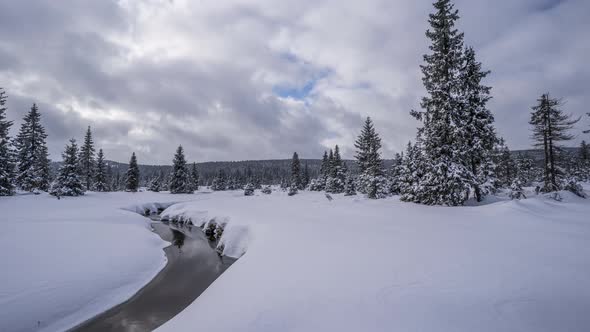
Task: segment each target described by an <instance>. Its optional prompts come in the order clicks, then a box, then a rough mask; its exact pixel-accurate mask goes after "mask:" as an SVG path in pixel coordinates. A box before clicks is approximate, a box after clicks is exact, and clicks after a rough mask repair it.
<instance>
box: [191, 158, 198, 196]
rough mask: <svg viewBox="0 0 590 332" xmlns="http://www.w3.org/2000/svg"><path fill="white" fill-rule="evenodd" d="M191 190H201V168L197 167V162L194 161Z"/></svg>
mask: <svg viewBox="0 0 590 332" xmlns="http://www.w3.org/2000/svg"><path fill="white" fill-rule="evenodd" d="M190 180H191V186H192V187H191V190H192V191H196V190H199V170H198V169H197V163H193V166H192V167H191V176H190Z"/></svg>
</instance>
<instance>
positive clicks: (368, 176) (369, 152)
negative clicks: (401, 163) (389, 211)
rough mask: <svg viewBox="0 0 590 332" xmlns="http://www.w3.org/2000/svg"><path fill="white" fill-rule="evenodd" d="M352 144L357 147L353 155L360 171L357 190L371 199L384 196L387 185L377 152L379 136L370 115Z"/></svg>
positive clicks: (379, 145)
mask: <svg viewBox="0 0 590 332" xmlns="http://www.w3.org/2000/svg"><path fill="white" fill-rule="evenodd" d="M354 146H355V147H356V149H357V152H356V156H355V157H356V160H357V165H358V168H359V173H360V175H359V190H360V191H361V192H362V193H364V194H366V195H367V197H369V198H372V199H376V198H383V197H385V196H386V195H387V192H388V187H389V186H388V183H387V179H386V178H385V176H383V161H382V160H381V153H380V152H379V150H380V149H381V138H380V137H379V135H378V134H377V132H376V131H375V127H374V126H373V121H372V120H371V118H370V117H367V119H366V120H365V123H364V125H363V129H362V130H361V133H360V135H359V137H358V138H357V140H356V142H355V143H354Z"/></svg>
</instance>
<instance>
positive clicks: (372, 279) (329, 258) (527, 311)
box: [158, 192, 590, 332]
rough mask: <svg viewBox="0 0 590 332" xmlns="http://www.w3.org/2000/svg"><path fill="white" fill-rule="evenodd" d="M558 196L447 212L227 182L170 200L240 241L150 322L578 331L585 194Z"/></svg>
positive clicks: (587, 269)
mask: <svg viewBox="0 0 590 332" xmlns="http://www.w3.org/2000/svg"><path fill="white" fill-rule="evenodd" d="M562 197H563V201H562V202H556V201H553V200H551V199H547V198H545V197H544V196H535V197H534V198H531V199H527V200H522V201H506V200H499V201H497V202H494V203H491V204H487V205H483V206H474V207H460V208H451V207H428V206H420V205H415V204H410V203H402V202H399V201H398V200H397V199H396V198H390V199H385V200H379V201H369V200H365V199H363V198H361V197H343V196H340V195H334V200H333V201H332V202H329V201H328V200H327V199H326V198H325V197H324V195H323V194H321V193H303V194H299V195H296V196H293V197H287V195H286V194H285V193H280V192H279V193H273V194H272V195H259V194H258V193H257V196H254V197H244V196H243V195H236V194H235V193H231V192H229V193H227V192H226V193H214V194H212V195H210V198H209V199H208V200H207V201H196V202H190V203H184V204H178V205H174V206H172V207H170V208H169V209H167V210H166V211H165V213H167V214H168V215H169V216H170V217H174V215H175V214H177V215H178V216H183V217H184V218H188V219H191V220H192V221H193V222H195V224H199V223H201V222H208V221H210V220H212V219H213V220H216V219H221V218H222V219H223V220H225V221H227V226H226V229H227V231H226V232H224V234H223V237H222V240H224V243H225V246H226V248H227V247H228V246H230V247H237V248H239V250H238V252H241V251H243V250H245V249H247V251H246V253H245V254H244V255H243V256H242V258H240V260H238V261H237V262H236V263H235V264H234V265H232V266H231V267H230V268H229V269H228V271H226V272H225V273H224V274H223V275H222V276H221V277H220V278H219V279H217V280H216V281H215V282H214V283H213V284H212V285H211V286H210V287H209V288H208V289H207V291H205V293H203V294H202V295H201V296H200V297H199V298H198V299H197V300H195V301H194V302H193V303H192V304H191V305H190V306H189V307H188V308H187V309H185V310H184V311H183V312H181V313H180V314H179V315H177V316H176V317H175V318H173V319H172V320H171V321H169V322H168V323H166V324H165V325H163V326H162V327H160V328H159V329H158V330H159V331H189V330H193V329H194V327H195V326H198V327H199V329H203V330H211V331H289V330H291V331H392V330H394V331H469V332H471V331H494V332H496V331H551V332H553V331H580V332H581V331H588V330H590V316H588V315H587V311H588V308H590V278H588V276H589V275H590V245H589V244H590V219H589V218H588V215H589V214H590V200H584V199H580V198H578V197H576V196H574V195H569V194H568V193H562ZM232 227H235V228H236V229H241V230H246V231H243V232H244V233H245V234H247V235H245V236H244V235H243V234H240V232H241V231H236V234H232V235H230V232H229V229H231V228H232ZM234 241H235V242H234ZM225 250H227V249H225ZM232 250H233V249H232Z"/></svg>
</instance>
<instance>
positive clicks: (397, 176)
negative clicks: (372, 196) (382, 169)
mask: <svg viewBox="0 0 590 332" xmlns="http://www.w3.org/2000/svg"><path fill="white" fill-rule="evenodd" d="M403 160H404V158H403V154H399V153H396V154H395V157H394V158H393V162H392V165H391V170H390V171H389V192H390V193H391V194H393V195H398V194H400V190H401V176H402V162H403Z"/></svg>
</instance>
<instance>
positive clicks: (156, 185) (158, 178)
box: [148, 170, 164, 193]
mask: <svg viewBox="0 0 590 332" xmlns="http://www.w3.org/2000/svg"><path fill="white" fill-rule="evenodd" d="M163 177H164V175H163V173H162V170H160V171H158V173H157V174H156V175H155V176H154V177H153V178H152V179H151V181H150V183H149V186H148V190H149V191H153V192H155V193H157V192H159V191H160V188H161V187H162V178H163Z"/></svg>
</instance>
